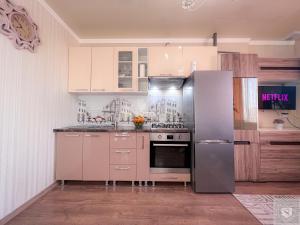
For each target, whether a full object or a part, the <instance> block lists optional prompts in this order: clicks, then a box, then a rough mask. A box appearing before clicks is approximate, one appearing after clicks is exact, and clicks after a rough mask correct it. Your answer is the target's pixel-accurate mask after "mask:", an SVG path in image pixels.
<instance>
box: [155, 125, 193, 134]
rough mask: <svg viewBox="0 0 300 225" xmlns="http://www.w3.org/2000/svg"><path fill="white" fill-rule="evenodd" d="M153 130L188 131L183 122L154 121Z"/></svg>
mask: <svg viewBox="0 0 300 225" xmlns="http://www.w3.org/2000/svg"><path fill="white" fill-rule="evenodd" d="M151 130H152V131H155V132H161V133H162V132H188V128H186V127H184V125H183V123H152V125H151Z"/></svg>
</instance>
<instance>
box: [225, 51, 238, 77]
mask: <svg viewBox="0 0 300 225" xmlns="http://www.w3.org/2000/svg"><path fill="white" fill-rule="evenodd" d="M221 70H223V71H232V72H233V77H241V64H240V53H228V54H222V55H221Z"/></svg>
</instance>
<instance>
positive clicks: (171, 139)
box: [150, 133, 191, 173]
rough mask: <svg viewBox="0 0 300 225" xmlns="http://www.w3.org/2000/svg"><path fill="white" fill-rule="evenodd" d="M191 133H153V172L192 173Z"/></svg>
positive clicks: (151, 148)
mask: <svg viewBox="0 0 300 225" xmlns="http://www.w3.org/2000/svg"><path fill="white" fill-rule="evenodd" d="M190 167H191V138H190V133H151V134H150V171H151V173H190Z"/></svg>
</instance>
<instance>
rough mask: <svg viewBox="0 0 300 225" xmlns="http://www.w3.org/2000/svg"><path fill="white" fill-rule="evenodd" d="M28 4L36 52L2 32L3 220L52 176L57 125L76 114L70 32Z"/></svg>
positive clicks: (30, 0)
mask: <svg viewBox="0 0 300 225" xmlns="http://www.w3.org/2000/svg"><path fill="white" fill-rule="evenodd" d="M14 2H15V3H17V4H20V5H23V6H25V8H26V9H27V10H28V11H29V13H30V14H31V15H32V17H33V19H34V21H35V22H36V23H37V25H38V27H39V28H40V37H41V41H42V44H41V46H40V47H38V49H37V53H35V54H32V53H29V52H28V51H26V50H22V51H20V50H16V49H15V48H14V47H13V45H12V43H11V42H10V41H9V40H8V39H7V38H6V37H4V36H3V35H0V219H1V218H3V217H4V216H6V215H7V214H9V213H10V212H12V211H13V210H14V209H16V208H17V207H19V206H20V205H22V204H23V203H24V202H26V201H27V200H29V199H31V198H32V197H34V196H35V195H37V194H38V193H39V192H41V191H42V190H43V189H45V188H46V187H48V186H49V185H51V184H52V183H53V181H54V134H53V132H52V129H53V128H54V127H61V126H64V125H69V124H70V123H72V122H73V121H74V119H75V118H76V117H75V115H74V112H75V111H74V110H73V107H74V105H75V104H74V98H73V97H72V96H70V95H69V94H68V93H67V79H68V78H67V73H68V67H67V60H68V45H71V44H76V43H75V41H74V40H73V39H72V37H71V36H70V35H69V34H68V32H67V31H66V30H65V29H64V28H63V27H62V26H61V25H60V24H59V23H58V22H57V21H56V20H55V19H54V17H52V16H51V15H50V14H49V13H48V12H47V11H46V10H45V9H44V8H43V7H42V6H41V5H40V4H39V2H38V1H37V0H14Z"/></svg>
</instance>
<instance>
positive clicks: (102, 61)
mask: <svg viewBox="0 0 300 225" xmlns="http://www.w3.org/2000/svg"><path fill="white" fill-rule="evenodd" d="M5 2H6V1H3V2H1V4H0V9H2V10H7V12H8V11H9V9H10V8H15V9H14V10H19V11H20V10H21V9H20V8H18V7H17V6H19V5H20V6H23V7H25V10H26V12H27V13H26V16H27V17H29V18H30V16H31V17H32V21H31V20H30V21H29V22H32V23H36V26H37V27H38V28H39V29H38V30H35V32H36V33H35V34H34V36H32V38H33V40H32V41H31V42H30V45H26V44H24V43H22V44H20V43H19V42H18V41H16V42H14V43H13V44H11V43H10V41H11V40H14V39H13V37H15V36H10V34H8V32H7V31H2V33H3V34H4V35H1V39H0V45H1V49H2V50H1V52H2V53H0V57H1V68H2V69H1V72H0V74H1V89H0V91H1V99H0V102H1V105H3V106H4V107H3V109H2V110H1V114H0V115H1V117H0V118H1V124H2V126H1V135H0V137H1V143H2V145H1V167H0V168H1V169H0V171H1V172H0V173H1V176H0V198H1V199H3V201H2V203H0V218H1V220H0V224H6V223H7V224H64V222H66V223H72V224H97V223H104V224H120V223H121V224H135V223H136V224H176V223H177V224H199V223H200V222H201V223H203V224H259V222H258V221H260V223H262V224H268V222H269V224H270V223H271V224H273V223H274V224H276V223H275V222H276V219H282V218H277V217H276V215H274V214H273V213H274V212H273V211H272V210H271V211H270V212H268V213H267V215H265V216H264V218H261V217H260V216H259V215H257V214H255V212H254V211H255V210H257V209H253V208H251V207H250V206H249V205H247V201H250V202H251V203H253V204H254V203H256V202H255V201H259V199H256V198H257V196H258V197H259V198H263V199H264V200H266V199H270V198H269V197H268V196H271V197H272V201H271V202H267V203H265V204H262V205H260V207H261V208H260V209H259V210H261V211H264V212H265V207H268V204H273V203H274V202H276V201H277V200H278V199H276V197H274V196H275V195H280V196H283V197H286V198H291V199H292V200H291V202H289V201H288V204H289V206H290V205H293V204H294V203H295V202H296V203H297V201H298V199H299V192H300V191H299V188H300V186H299V180H300V173H299V169H300V168H299V167H300V155H299V142H300V132H299V107H298V106H299V104H300V103H299V100H300V96H299V94H300V92H299V80H300V70H299V68H300V66H299V64H300V59H299V56H300V52H299V46H300V45H299V43H300V42H299V41H298V38H297V32H296V31H295V30H296V28H294V29H292V30H289V31H288V32H287V33H286V35H287V34H288V33H289V32H290V37H289V38H288V39H286V40H282V39H281V38H280V37H283V36H286V35H282V33H284V32H282V31H279V30H280V29H279V28H278V32H277V33H276V34H271V33H270V34H267V33H264V32H261V34H257V33H256V34H255V35H254V34H253V33H251V32H250V31H249V32H248V31H245V30H243V29H242V27H241V26H240V27H239V29H240V34H241V33H243V32H244V33H245V34H246V35H248V36H246V37H249V36H251V38H252V39H250V38H236V37H238V35H239V33H238V32H237V33H235V32H233V31H232V32H231V33H230V35H229V37H231V38H227V37H228V34H226V32H224V31H222V29H220V28H219V29H216V31H218V34H217V33H214V32H215V31H213V32H209V31H208V30H206V31H205V35H201V34H200V33H197V35H195V34H193V32H192V30H190V31H189V32H187V33H186V35H187V36H186V37H189V38H182V36H180V35H176V33H173V35H171V36H170V35H167V34H166V33H163V31H162V30H163V29H161V30H156V33H155V32H154V31H153V35H154V36H152V34H151V33H150V34H149V33H147V32H146V31H145V30H143V29H141V30H140V33H135V32H138V31H137V30H133V28H132V27H130V24H131V23H132V24H135V26H139V24H138V22H132V21H131V22H130V24H128V26H127V29H128V31H127V30H124V29H125V28H122V26H125V25H124V23H122V21H119V22H118V23H114V24H112V25H114V26H115V27H114V29H115V30H118V32H117V33H115V34H114V32H112V31H111V29H110V28H108V27H106V26H105V25H104V24H103V23H101V22H99V21H100V20H99V21H98V22H97V23H98V25H97V26H98V27H101V26H102V28H103V30H102V31H101V29H93V28H91V30H85V29H83V27H82V26H81V25H82V24H84V23H85V24H87V23H86V22H87V21H85V20H88V18H87V17H86V18H80V17H79V16H78V17H77V16H75V15H76V10H79V9H80V8H82V10H86V12H89V13H91V14H93V13H96V15H98V12H97V11H95V9H96V8H97V10H100V9H101V7H100V6H103V5H102V4H104V1H103V2H102V1H101V3H102V4H100V3H96V2H93V4H91V5H89V6H83V4H81V3H78V5H76V6H74V8H72V7H69V8H66V7H65V6H66V5H64V4H70V3H67V2H69V1H68V0H66V1H56V0H47V1H42V0H39V1H34V0H28V1H25V0H16V1H15V4H16V5H14V4H12V3H7V5H3V4H5ZM29 2H30V3H29ZM117 2H118V4H122V3H121V2H119V1H117ZM183 2H184V3H186V2H185V1H180V5H178V4H175V3H171V2H168V3H166V4H167V7H170V10H174V12H176V13H178V15H181V16H182V18H181V19H182V20H183V21H184V20H186V21H191V16H196V14H197V13H198V12H203V10H205V8H206V7H208V8H210V7H213V5H211V4H212V3H211V2H209V1H206V2H205V3H203V5H202V4H201V3H199V4H197V9H196V8H193V10H189V9H185V7H188V6H187V5H185V4H183ZM181 3H182V4H183V5H181ZM227 3H228V2H227ZM227 3H225V1H224V2H223V3H220V4H221V5H222V4H225V5H226V4H227ZM105 4H108V5H107V7H108V8H109V9H110V10H112V11H113V10H116V7H117V8H118V7H120V6H119V5H118V4H117V5H115V3H111V5H110V4H109V3H105ZM105 4H104V5H105ZM131 4H132V5H131ZM173 4H174V5H173ZM195 4H196V3H195ZM231 4H232V5H231ZM235 4H237V5H235ZM240 4H241V5H240ZM278 4H279V3H278ZM145 5H147V6H148V7H150V8H151V10H154V11H155V9H156V10H157V8H156V7H158V8H159V10H162V9H163V8H164V7H166V5H160V4H159V3H158V2H156V3H151V4H150V3H149V1H145V2H144V3H130V4H128V5H127V6H126V5H124V4H122V7H123V10H124V13H125V12H126V13H129V12H132V10H133V9H135V10H137V9H136V8H134V7H140V6H145ZM295 5H297V6H298V3H295ZM159 6H160V7H161V8H160V7H159ZM239 6H241V7H245V5H244V4H243V3H241V2H235V3H233V2H231V1H230V5H229V6H227V7H229V8H230V7H232V10H233V9H235V10H237V8H238V7H239ZM128 7H129V8H128ZM130 7H133V8H130ZM152 7H154V8H155V9H154V8H152ZM191 7H194V6H191ZM198 7H199V8H198ZM214 7H217V6H214ZM264 7H265V5H264V6H262V8H263V9H266V8H264ZM276 7H277V8H276V9H277V10H279V9H280V7H279V5H278V6H276ZM217 8H219V7H217ZM217 8H214V10H217ZM295 8H296V7H295ZM101 10H103V9H101ZM139 10H140V8H139ZM194 10H195V11H194ZM289 10H290V11H289ZM293 10H294V9H291V8H289V9H287V10H286V11H287V12H286V13H291V11H293ZM121 11H122V10H121ZM0 12H2V11H0ZM11 12H14V11H11ZM21 12H22V13H25V11H24V10H21ZM143 12H144V11H143ZM103 13H104V12H103ZM126 13H125V14H126ZM258 13H259V12H258ZM87 14H88V13H87ZM0 15H2V16H3V15H4V14H0ZM7 15H8V14H7ZM12 15H14V14H12ZM18 15H19V14H18ZM126 15H128V14H126ZM224 15H227V16H228V14H226V12H224ZM276 15H277V14H276ZM94 16H95V15H94ZM98 16H99V17H101V15H98ZM103 16H105V17H109V15H107V14H105V13H104V14H103ZM199 16H200V15H199ZM272 16H274V15H270V17H272ZM291 17H292V16H291ZM70 18H73V20H72V19H70ZM91 18H92V17H91ZM91 18H90V20H89V23H90V26H91V27H93V25H95V23H96V22H95V21H94V20H92V19H91ZM120 18H124V17H122V13H121V14H120ZM149 18H150V17H149ZM10 20H11V21H12V22H11V23H12V25H11V26H12V28H13V27H14V25H13V23H14V22H13V21H14V20H16V21H19V20H18V17H16V16H15V17H13V16H12V17H9V19H8V20H1V21H3V22H1V23H5V22H6V21H10ZM178 20H180V19H178ZM33 21H34V22H33ZM76 21H77V22H76ZM84 21H85V22H84ZM112 21H113V20H112ZM154 21H155V19H154ZM19 22H21V23H22V20H20V21H19ZM127 22H128V21H127ZM15 23H16V27H18V22H15ZM153 23H154V24H157V25H156V26H157V29H158V28H159V27H160V26H162V24H161V23H155V22H153ZM253 23H254V22H253ZM291 23H292V22H290V24H291ZM195 24H197V22H195ZM200 24H201V23H200ZM266 24H268V23H267V22H266V23H265V25H266ZM36 26H33V28H36ZM148 26H149V27H151V26H150V25H149V24H148ZM222 26H224V24H222ZM255 26H257V27H259V26H260V25H259V24H257V23H256V24H255ZM125 27H126V26H125ZM191 27H192V28H194V27H193V26H192V25H191ZM140 28H141V27H140ZM18 29H19V28H18ZM18 29H17V28H16V30H13V31H14V32H16V31H17V30H18ZM203 29H204V30H205V27H203ZM73 30H74V31H73ZM175 30H176V29H175ZM200 30H201V29H200ZM228 30H230V29H229V28H228ZM176 31H177V32H178V30H176ZM84 32H85V33H84ZM91 32H94V34H93V35H92V33H91ZM97 32H98V33H97ZM101 32H102V33H101ZM105 32H108V33H105ZM128 32H129V36H126V34H127V35H128ZM143 32H144V33H143ZM168 32H172V30H169V31H168ZM173 32H174V30H173ZM247 32H248V33H247ZM24 34H25V33H20V35H24ZM14 35H17V34H14ZM155 35H156V36H155ZM160 35H161V36H160ZM268 35H269V36H268ZM276 35H277V36H276ZM5 36H8V37H9V38H7V37H5ZM218 36H219V37H218ZM226 36H227V37H226ZM79 37H80V38H79ZM128 37H130V38H131V39H129V38H128ZM141 37H142V38H141ZM150 37H155V38H150ZM157 37H164V38H157ZM174 37H175V38H174ZM199 37H205V38H203V39H200V38H199ZM207 37H208V38H207ZM39 38H40V39H39ZM97 38H99V39H97ZM21 39H22V40H23V39H26V38H25V37H22V36H21ZM16 48H18V49H16ZM19 49H22V50H19ZM27 50H29V51H27ZM32 52H33V53H32ZM274 96H275V97H274ZM24 159H25V160H24ZM204 181H205V182H204ZM89 194H91V195H93V196H89ZM67 196H72V198H73V200H74V201H72V200H62V199H65V198H67ZM97 196H98V197H97ZM118 199H119V200H120V199H123V200H124V199H130V200H128V202H127V203H126V204H122V203H121V202H119V200H118ZM176 199H177V201H175V200H176ZM82 201H83V202H89V201H92V202H93V201H95V202H96V203H95V204H96V205H98V206H99V208H97V209H92V206H90V205H89V204H90V203H87V204H86V205H85V206H82V207H83V208H82V212H79V211H76V207H77V206H80V205H81V202H82ZM145 201H146V203H145ZM181 201H182V202H181ZM252 201H253V202H252ZM51 202H52V203H53V204H55V206H54V205H52V206H51V204H52V203H51ZM285 203H286V202H284V203H283V204H285ZM43 204H44V205H43ZM160 204H161V205H160ZM105 205H106V206H108V208H107V209H105V207H104V206H105ZM172 205H174V207H170V206H172ZM55 207H58V208H59V210H58V211H61V212H64V213H63V215H64V216H66V217H68V218H69V219H66V220H65V221H64V220H63V219H62V218H61V217H60V216H61V214H60V212H53V211H51V210H53V209H54V208H55ZM103 207H104V208H103ZM155 207H157V209H159V210H155V209H154V208H155ZM184 207H186V213H182V212H180V210H181V209H182V208H184ZM210 207H212V208H211V210H213V211H214V212H215V216H212V215H210ZM244 207H245V208H244ZM290 208H293V207H292V206H290ZM293 209H294V208H293ZM295 209H296V210H297V207H296V208H295ZM93 210H95V211H93ZM140 210H143V212H141V211H140ZM144 210H145V211H147V210H150V212H151V211H152V212H153V214H150V213H146V212H145V211H144ZM54 211H55V210H54ZM232 211H235V212H236V215H234V214H233V213H232ZM105 212H106V213H107V215H110V216H105V215H102V214H103V213H105ZM56 213H58V214H56ZM89 213H95V214H94V215H93V216H91V217H89V216H88V215H89ZM37 214H42V215H43V216H42V217H38V216H37ZM75 214H78V215H80V217H77V216H76V215H75ZM172 216H174V218H172V219H171V217H172ZM277 216H278V217H279V216H280V215H277ZM273 217H276V218H275V219H274V218H273ZM266 218H267V219H266ZM265 220H270V221H271V222H270V221H267V222H266V221H265ZM63 221H64V222H63ZM274 221H275V222H274ZM272 222H273V223H272ZM277 223H278V222H277ZM281 224H284V223H281Z"/></svg>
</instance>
